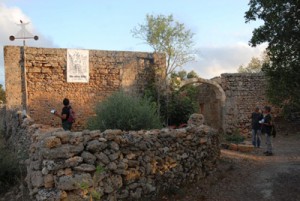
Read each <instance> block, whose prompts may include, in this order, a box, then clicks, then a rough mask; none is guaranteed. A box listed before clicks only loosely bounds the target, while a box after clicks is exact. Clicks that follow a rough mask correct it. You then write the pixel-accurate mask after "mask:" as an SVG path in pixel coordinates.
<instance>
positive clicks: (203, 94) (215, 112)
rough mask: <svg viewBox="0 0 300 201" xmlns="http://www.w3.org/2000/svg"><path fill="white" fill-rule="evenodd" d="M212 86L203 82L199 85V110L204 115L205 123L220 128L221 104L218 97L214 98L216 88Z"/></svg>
mask: <svg viewBox="0 0 300 201" xmlns="http://www.w3.org/2000/svg"><path fill="white" fill-rule="evenodd" d="M213 87H214V86H212V85H209V84H205V83H203V84H201V85H199V87H198V93H199V94H198V101H199V109H200V111H199V112H200V113H201V114H203V115H204V116H205V117H206V118H205V121H206V124H207V125H209V126H211V127H213V128H215V129H222V112H221V111H222V105H221V101H220V99H217V98H216V97H217V95H216V93H215V90H216V89H214V88H213Z"/></svg>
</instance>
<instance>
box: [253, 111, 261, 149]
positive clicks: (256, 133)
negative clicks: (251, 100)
mask: <svg viewBox="0 0 300 201" xmlns="http://www.w3.org/2000/svg"><path fill="white" fill-rule="evenodd" d="M263 118H264V117H263V115H262V114H261V113H260V111H259V108H258V107H256V108H255V110H254V112H253V113H252V114H251V120H252V121H251V122H252V124H251V125H252V144H253V146H254V147H257V148H259V147H260V143H261V124H260V123H259V121H260V120H262V119H263Z"/></svg>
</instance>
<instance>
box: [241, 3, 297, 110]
mask: <svg viewBox="0 0 300 201" xmlns="http://www.w3.org/2000/svg"><path fill="white" fill-rule="evenodd" d="M245 19H246V22H250V21H256V20H262V21H263V22H264V24H263V25H261V26H259V27H258V28H256V29H254V31H253V36H252V38H251V40H250V44H251V45H252V46H257V45H259V44H262V43H265V42H267V44H268V47H267V53H268V57H269V59H270V62H267V63H265V64H263V67H262V71H263V72H264V73H265V74H266V76H267V77H268V89H267V94H268V97H269V100H270V101H271V102H272V103H273V104H277V105H279V106H283V107H290V105H291V104H292V106H293V108H294V109H293V110H298V111H300V93H299V87H300V68H299V66H300V48H299V47H300V37H299V35H300V24H299V20H300V15H299V0H290V1H282V0H273V1H270V0H250V2H249V10H248V11H247V12H246V13H245Z"/></svg>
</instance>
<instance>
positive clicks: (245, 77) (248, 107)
mask: <svg viewBox="0 0 300 201" xmlns="http://www.w3.org/2000/svg"><path fill="white" fill-rule="evenodd" d="M266 84H267V80H266V78H265V76H264V75H263V74H262V73H233V74H222V75H221V86H222V88H223V90H224V92H225V94H226V102H225V107H224V114H223V118H224V127H225V132H226V133H242V134H244V135H248V134H250V131H251V113H252V112H253V111H254V109H255V107H260V108H261V109H263V107H264V106H265V105H270V106H271V107H272V111H271V113H272V114H273V116H274V117H276V116H278V115H279V114H280V109H279V108H278V107H275V106H272V105H271V104H270V103H269V102H268V100H267V96H266Z"/></svg>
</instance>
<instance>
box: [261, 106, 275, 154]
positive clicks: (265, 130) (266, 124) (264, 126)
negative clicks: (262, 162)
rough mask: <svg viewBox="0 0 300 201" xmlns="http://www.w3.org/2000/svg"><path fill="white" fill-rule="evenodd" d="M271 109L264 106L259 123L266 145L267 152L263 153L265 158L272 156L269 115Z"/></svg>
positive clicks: (270, 120)
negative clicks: (262, 115) (262, 116)
mask: <svg viewBox="0 0 300 201" xmlns="http://www.w3.org/2000/svg"><path fill="white" fill-rule="evenodd" d="M270 112H271V107H269V106H265V108H264V118H263V119H262V120H261V121H260V123H261V124H262V133H264V134H265V135H266V144H267V150H266V151H265V152H264V154H265V155H266V156H272V155H273V152H272V149H273V147H272V136H271V131H272V116H271V114H270Z"/></svg>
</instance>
